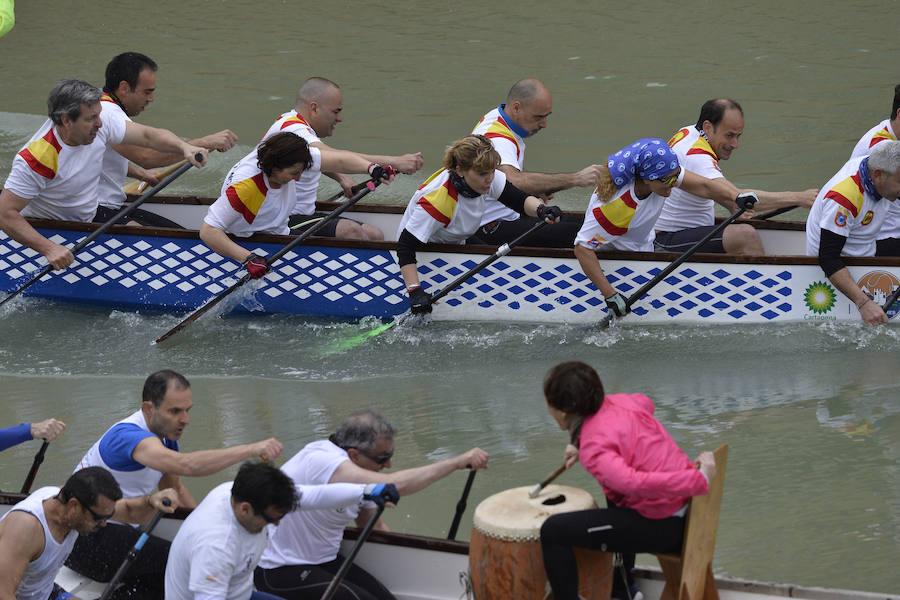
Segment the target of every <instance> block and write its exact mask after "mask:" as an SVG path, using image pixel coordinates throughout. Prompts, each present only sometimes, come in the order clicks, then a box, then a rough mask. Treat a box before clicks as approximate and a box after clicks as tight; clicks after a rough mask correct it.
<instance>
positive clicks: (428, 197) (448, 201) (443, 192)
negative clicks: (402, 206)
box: [418, 180, 458, 227]
mask: <svg viewBox="0 0 900 600" xmlns="http://www.w3.org/2000/svg"><path fill="white" fill-rule="evenodd" d="M457 198H458V194H457V192H456V188H455V187H453V186H452V185H450V181H449V180H447V182H446V183H445V184H444V185H442V186H441V187H439V188H438V189H436V190H434V191H433V192H431V193H428V194H425V195H424V196H422V197H421V198H419V201H418V204H419V206H421V207H422V208H424V209H425V212H427V213H428V214H429V215H431V216H432V217H433V218H434V220H435V221H437V222H439V223H443V225H444V227H447V226H448V225H449V224H450V221H451V220H453V213H454V212H455V211H456V203H457V201H458V199H457Z"/></svg>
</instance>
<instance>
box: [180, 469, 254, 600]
mask: <svg viewBox="0 0 900 600" xmlns="http://www.w3.org/2000/svg"><path fill="white" fill-rule="evenodd" d="M231 486H232V482H231V481H227V482H225V483H223V484H221V485H218V486H216V487H215V488H213V490H212V491H211V492H209V494H207V495H206V498H204V499H203V502H201V503H200V504H199V505H198V506H197V508H195V509H194V510H193V511H192V512H191V514H190V515H188V518H187V519H185V520H184V523H183V524H182V525H181V528H180V529H179V530H178V534H177V535H176V536H175V539H174V540H172V547H171V549H170V550H169V560H168V562H167V563H166V600H194V597H195V595H196V596H201V595H207V596H212V597H215V598H226V599H227V600H247V599H248V598H249V597H250V594H252V593H253V569H255V568H256V565H257V563H258V562H259V557H260V555H261V554H262V552H263V549H265V547H266V541H267V540H268V537H269V533H268V531H269V530H268V528H265V527H264V528H263V530H262V531H260V532H259V533H250V532H249V531H247V530H246V529H244V526H243V525H241V524H240V523H239V522H238V520H237V517H236V516H235V514H234V510H233V509H232V507H231Z"/></svg>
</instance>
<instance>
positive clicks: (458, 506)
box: [447, 467, 478, 540]
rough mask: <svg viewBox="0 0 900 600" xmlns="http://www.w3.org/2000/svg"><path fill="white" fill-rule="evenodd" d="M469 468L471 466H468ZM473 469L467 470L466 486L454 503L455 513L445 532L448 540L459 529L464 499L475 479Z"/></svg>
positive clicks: (464, 505)
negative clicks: (457, 500)
mask: <svg viewBox="0 0 900 600" xmlns="http://www.w3.org/2000/svg"><path fill="white" fill-rule="evenodd" d="M470 468H471V467H470ZM477 472H478V471H476V470H475V469H472V470H471V471H469V476H468V477H467V478H466V486H465V487H464V488H463V493H462V497H461V498H460V499H459V502H457V503H456V514H454V515H453V522H452V523H450V532H449V533H448V534H447V539H448V540H455V539H456V532H457V531H458V530H459V522H460V521H461V520H462V516H463V513H464V512H466V501H467V500H468V499H469V492H470V491H471V490H472V482H473V481H474V480H475V473H477Z"/></svg>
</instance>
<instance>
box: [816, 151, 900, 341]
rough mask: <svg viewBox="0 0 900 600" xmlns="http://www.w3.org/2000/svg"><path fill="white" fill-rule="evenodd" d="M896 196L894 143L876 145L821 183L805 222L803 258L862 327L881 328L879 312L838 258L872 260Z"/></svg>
mask: <svg viewBox="0 0 900 600" xmlns="http://www.w3.org/2000/svg"><path fill="white" fill-rule="evenodd" d="M898 197H900V141H886V142H882V143H880V144H878V145H877V146H875V148H874V149H873V150H872V153H871V154H870V155H869V156H862V157H857V158H851V159H850V160H849V161H847V163H846V164H845V165H844V166H843V167H841V170H840V171H838V172H837V174H836V175H835V176H834V177H832V178H831V179H830V180H829V181H828V183H826V184H825V185H824V186H823V187H822V190H821V191H820V192H819V195H818V196H817V197H816V201H815V202H814V203H813V207H812V210H810V212H809V217H808V218H807V219H806V254H807V255H809V256H818V257H819V265H821V267H822V270H823V271H824V272H825V275H826V276H827V277H828V279H829V280H830V281H831V283H833V284H834V286H835V287H836V288H837V289H839V290H840V291H841V293H843V294H844V295H845V296H846V297H847V298H849V299H850V301H851V302H853V303H854V304H855V305H856V308H857V309H858V310H859V314H860V316H861V317H862V319H863V321H865V322H866V324H867V325H879V324H881V323H886V322H887V320H888V318H887V315H885V313H884V310H882V308H881V307H880V306H879V305H878V304H877V303H876V302H874V301H873V300H872V298H870V297H869V296H868V295H867V294H866V293H865V292H864V291H863V290H862V289H861V288H860V287H859V285H858V284H857V283H856V281H854V280H853V277H852V276H851V275H850V271H849V270H848V269H847V267H846V266H845V265H844V262H843V261H842V260H841V257H842V256H875V247H876V240H877V239H878V236H879V232H880V230H881V227H882V225H883V224H884V222H885V220H886V218H887V215H888V211H889V209H890V206H891V203H892V202H894V201H895V200H897V198H898Z"/></svg>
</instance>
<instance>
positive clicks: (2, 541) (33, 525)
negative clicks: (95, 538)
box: [0, 467, 178, 600]
mask: <svg viewBox="0 0 900 600" xmlns="http://www.w3.org/2000/svg"><path fill="white" fill-rule="evenodd" d="M164 498H168V499H169V502H170V505H169V506H163V503H162V501H163V499H164ZM177 506H178V494H176V493H175V492H174V491H173V490H163V491H161V492H157V493H155V494H153V495H152V496H141V497H139V498H128V499H122V490H121V489H120V488H119V484H118V483H116V480H115V478H114V477H113V476H112V474H111V473H110V472H109V471H107V470H106V469H103V468H101V467H89V468H87V469H82V470H80V471H76V472H75V473H74V474H73V475H72V476H70V477H69V479H68V480H67V481H66V483H65V485H63V487H62V488H58V487H50V486H48V487H42V488H40V489H38V490H37V491H35V492H34V493H32V494H31V495H30V496H28V497H27V498H25V499H24V500H22V501H21V502H19V503H18V504H16V505H15V506H13V507H12V509H11V510H10V511H9V512H8V513H6V514H5V515H4V516H3V517H2V518H0V564H2V565H3V568H2V569H0V597H2V598H16V599H18V600H26V599H28V600H32V599H34V600H45V599H48V600H54V599H55V598H65V597H71V596H68V594H67V593H66V592H65V591H64V590H63V589H62V588H60V587H59V586H57V585H56V584H55V583H54V582H53V580H54V579H55V578H56V574H57V572H58V571H59V568H60V567H61V566H62V564H63V561H65V559H66V557H67V556H68V555H69V552H71V550H72V546H74V545H75V540H76V539H77V538H78V536H79V535H88V534H90V533H92V532H94V531H96V530H97V529H100V528H102V527H104V526H105V525H106V522H107V521H108V520H110V519H115V520H117V521H125V522H128V523H143V522H145V521H148V520H150V519H151V518H152V517H153V515H154V514H155V513H156V511H158V510H162V511H164V512H169V513H170V512H172V511H174V510H175V508H176V507H177Z"/></svg>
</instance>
